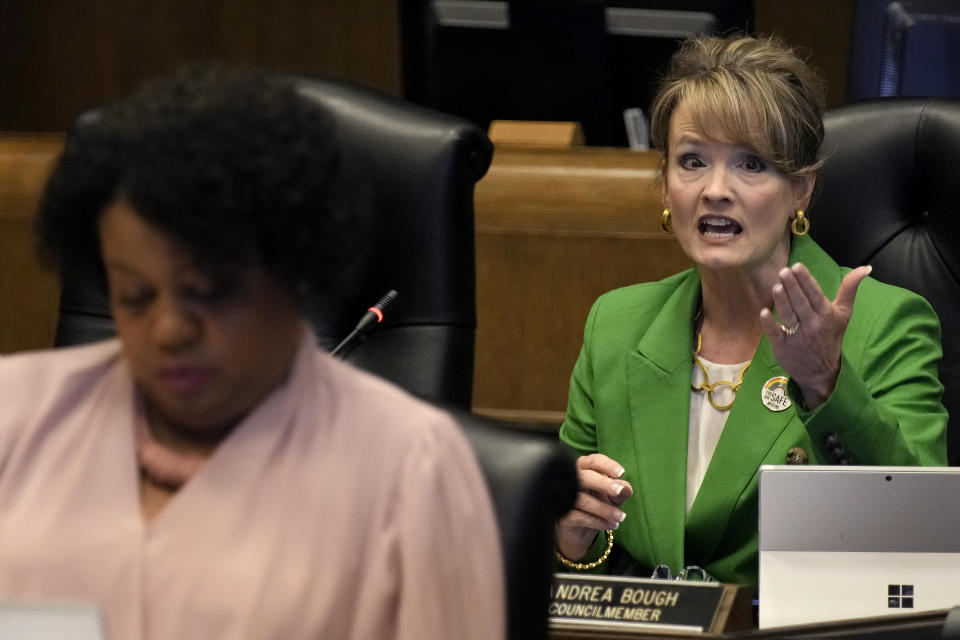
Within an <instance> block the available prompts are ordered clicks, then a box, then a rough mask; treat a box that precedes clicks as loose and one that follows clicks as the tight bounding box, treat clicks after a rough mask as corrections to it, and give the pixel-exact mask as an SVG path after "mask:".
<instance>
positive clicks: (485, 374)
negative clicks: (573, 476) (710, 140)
mask: <svg viewBox="0 0 960 640" xmlns="http://www.w3.org/2000/svg"><path fill="white" fill-rule="evenodd" d="M659 157H660V156H659V154H658V153H656V152H641V153H638V152H632V151H628V150H626V149H601V148H574V149H560V150H548V149H525V148H519V147H514V148H510V147H498V148H497V149H496V151H495V153H494V157H493V163H492V165H491V167H490V171H489V172H488V173H487V175H486V177H484V178H483V180H481V181H480V182H479V183H478V184H477V190H476V233H477V239H476V242H477V323H478V327H477V344H476V361H475V369H474V388H473V403H474V411H476V412H478V413H482V414H486V415H491V416H495V417H499V418H502V419H509V420H516V421H520V422H527V423H543V424H546V425H556V424H558V423H559V421H560V420H561V419H562V414H563V411H564V409H565V408H566V401H567V388H568V386H569V380H570V372H571V370H572V368H573V363H574V361H575V360H576V357H577V354H578V353H579V350H580V345H581V342H582V337H583V325H584V321H585V320H586V316H587V312H588V311H589V309H590V305H591V304H592V303H593V301H594V300H595V299H596V298H597V296H599V295H600V294H601V293H603V292H604V291H608V290H610V289H613V288H616V287H619V286H624V285H628V284H633V283H635V282H643V281H648V280H657V279H660V278H663V277H666V276H667V275H670V274H672V273H676V272H677V271H680V270H682V269H684V268H686V267H687V266H689V261H688V260H687V258H686V257H685V256H684V255H683V253H682V252H681V251H680V248H679V246H678V245H677V244H676V241H675V240H674V239H673V238H672V237H669V236H666V235H664V234H663V233H662V232H660V231H659V227H658V223H659V218H660V211H661V204H660V192H659V186H658V182H657V177H656V176H657V166H658V163H659Z"/></svg>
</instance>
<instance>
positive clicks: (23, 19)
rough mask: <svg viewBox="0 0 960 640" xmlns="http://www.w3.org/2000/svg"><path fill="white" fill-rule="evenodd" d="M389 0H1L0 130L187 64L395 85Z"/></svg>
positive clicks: (395, 24)
mask: <svg viewBox="0 0 960 640" xmlns="http://www.w3.org/2000/svg"><path fill="white" fill-rule="evenodd" d="M397 5H398V0H364V2H355V1H354V0H323V1H322V2H303V1H302V0H270V1H267V0H198V1H197V2H169V1H168V0H140V1H138V2H128V1H127V0H88V1H87V2H74V1H70V0H33V1H31V2H23V1H22V0H20V1H18V0H0V60H2V61H3V64H0V87H3V99H2V100H0V130H12V131H64V130H66V129H67V127H68V125H69V123H70V122H71V120H72V119H73V118H74V117H75V115H76V114H77V113H79V112H80V111H82V110H83V109H85V108H87V107H89V106H91V105H96V104H101V103H104V102H109V101H113V100H117V99H119V98H121V97H122V96H124V95H126V94H128V93H129V92H130V91H132V90H133V89H135V88H136V87H138V86H139V85H141V84H142V83H143V82H144V81H146V80H148V79H150V78H153V77H157V76H160V75H165V74H168V73H170V72H172V71H173V70H175V69H177V68H179V67H182V66H184V65H185V64H188V63H190V62H196V61H200V60H204V61H220V62H223V63H225V64H245V65H255V66H259V67H264V68H269V69H275V70H278V71H284V72H293V73H302V74H308V75H315V74H316V75H330V76H335V77H341V78H347V79H351V80H354V81H357V82H359V83H361V84H366V85H368V86H372V87H375V88H378V89H380V90H383V91H386V92H388V93H393V94H399V93H400V60H399V57H400V33H399V8H398V6H397Z"/></svg>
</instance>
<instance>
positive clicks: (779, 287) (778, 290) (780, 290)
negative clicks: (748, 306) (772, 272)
mask: <svg viewBox="0 0 960 640" xmlns="http://www.w3.org/2000/svg"><path fill="white" fill-rule="evenodd" d="M773 292H774V293H783V285H782V284H780V283H779V282H778V283H777V284H775V285H773Z"/></svg>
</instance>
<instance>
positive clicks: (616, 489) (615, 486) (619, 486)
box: [610, 482, 623, 496]
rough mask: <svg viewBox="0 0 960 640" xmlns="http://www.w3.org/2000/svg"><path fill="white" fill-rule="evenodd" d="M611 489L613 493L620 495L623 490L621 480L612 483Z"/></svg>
mask: <svg viewBox="0 0 960 640" xmlns="http://www.w3.org/2000/svg"><path fill="white" fill-rule="evenodd" d="M610 490H611V491H613V495H615V496H618V495H620V492H621V491H623V485H622V484H620V483H619V482H614V483H613V484H612V485H610Z"/></svg>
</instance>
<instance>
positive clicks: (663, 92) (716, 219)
mask: <svg viewBox="0 0 960 640" xmlns="http://www.w3.org/2000/svg"><path fill="white" fill-rule="evenodd" d="M822 110H823V100H822V93H821V90H820V83H819V80H818V79H817V78H816V76H815V74H813V72H811V71H810V69H809V68H808V67H807V66H806V65H805V64H804V63H803V62H802V61H800V60H799V59H798V58H797V57H796V56H795V55H794V54H793V53H792V52H791V51H790V50H788V49H786V48H785V47H783V46H782V45H780V44H779V43H777V42H775V41H772V40H766V39H759V40H758V39H754V38H743V37H738V38H725V39H721V38H707V37H701V38H698V39H696V40H692V41H689V42H687V43H686V44H685V45H684V46H683V47H682V48H681V50H680V51H679V52H678V53H677V54H676V55H675V56H674V60H673V64H672V69H671V74H670V75H669V76H668V77H667V78H666V79H665V80H664V82H663V84H662V86H661V89H660V92H659V94H658V96H657V98H656V99H655V100H654V105H653V109H652V133H653V137H654V140H655V141H656V142H657V143H658V144H659V146H660V147H661V148H662V150H663V152H664V169H663V174H664V175H663V184H664V196H663V197H664V202H665V204H666V206H667V209H666V210H665V211H664V214H663V225H662V226H664V228H665V230H671V231H673V232H674V233H675V234H676V237H677V240H678V241H679V242H680V245H681V247H682V248H683V250H684V252H685V253H686V254H687V255H688V256H690V258H691V259H692V260H693V262H694V264H695V265H696V266H695V268H694V269H691V270H688V271H685V272H683V273H679V274H677V275H675V276H672V277H670V278H667V279H665V280H662V281H660V282H653V283H645V284H639V285H634V286H632V287H626V288H623V289H618V290H616V291H612V292H609V293H607V294H605V295H603V296H601V297H600V298H599V299H598V300H597V302H596V303H595V304H594V306H593V308H592V310H591V311H590V315H589V317H588V319H587V324H586V329H585V332H584V344H583V348H582V350H581V353H580V357H579V359H578V361H577V364H576V366H575V368H574V371H573V375H572V378H571V384H570V396H569V403H568V406H567V415H566V419H565V421H564V424H563V426H562V427H561V430H560V437H561V439H562V440H563V442H564V443H566V444H567V445H568V446H569V447H571V448H572V449H573V450H574V451H575V452H576V453H577V454H578V455H579V456H580V457H579V458H578V460H577V466H578V469H579V476H580V483H581V491H580V493H579V494H578V498H577V503H576V505H575V508H574V509H573V510H572V511H571V512H570V513H569V514H567V515H566V516H565V517H564V518H563V519H562V520H561V521H560V522H559V523H558V525H557V556H558V559H559V561H560V562H561V563H562V564H564V565H566V566H567V567H569V568H571V569H575V570H595V571H605V570H606V571H609V570H612V569H613V567H612V566H611V565H612V564H613V562H614V560H617V558H618V557H619V562H617V564H618V566H620V565H621V564H626V565H628V566H629V567H631V569H632V570H633V571H639V572H641V573H642V572H647V573H649V572H650V571H651V570H652V569H653V567H656V566H658V565H667V566H669V567H670V568H671V569H672V571H673V572H674V573H676V572H679V571H680V570H681V569H682V568H683V567H685V566H689V565H697V566H700V567H702V568H704V569H705V570H706V571H707V572H708V573H709V574H711V575H712V576H714V577H716V578H717V579H719V580H722V581H724V582H735V583H741V584H747V585H751V586H756V581H757V471H758V469H759V467H760V465H762V464H784V463H802V462H807V461H809V462H810V463H813V464H835V463H839V464H849V463H854V464H886V465H915V464H920V465H943V464H946V447H945V427H946V418H947V415H946V411H945V410H944V408H943V406H942V404H941V402H940V397H941V394H942V386H941V385H940V382H939V380H938V377H937V363H938V361H939V359H940V357H941V349H940V327H939V323H938V321H937V317H936V315H935V313H934V312H933V310H932V309H931V307H930V306H929V305H928V304H927V303H926V301H924V300H923V299H922V298H921V297H919V296H917V295H915V294H912V293H910V292H908V291H905V290H903V289H899V288H897V287H892V286H889V285H885V284H882V283H880V282H877V281H875V280H872V279H869V278H867V275H868V274H869V272H870V268H869V267H859V268H857V269H853V270H850V269H843V268H840V267H838V266H837V264H836V263H835V262H833V260H831V259H830V258H829V257H828V256H827V255H826V253H824V252H823V251H822V250H821V249H820V248H819V247H818V246H817V245H816V244H815V243H814V242H813V241H812V240H810V239H809V238H808V237H806V232H807V231H808V230H809V225H810V223H809V221H808V220H807V219H806V217H805V216H804V209H805V208H806V206H807V204H808V203H809V200H810V197H811V193H812V191H813V187H814V183H815V176H816V170H817V168H818V167H819V166H820V164H821V162H822V161H821V160H820V158H819V148H820V143H821V141H822V138H823V124H822V119H821V117H822ZM774 314H775V315H774ZM797 517H798V518H802V517H803V514H797ZM614 530H616V533H615V535H616V543H612V541H613V539H614ZM603 531H607V534H606V535H602V533H601V532H603ZM611 548H615V549H616V551H615V552H614V553H613V554H612V556H611V553H610V550H611ZM621 568H622V567H621Z"/></svg>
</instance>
